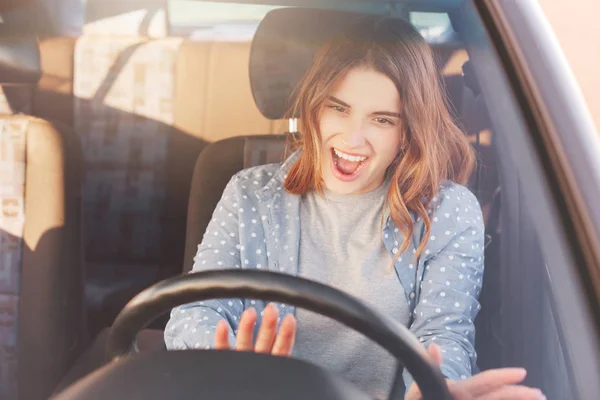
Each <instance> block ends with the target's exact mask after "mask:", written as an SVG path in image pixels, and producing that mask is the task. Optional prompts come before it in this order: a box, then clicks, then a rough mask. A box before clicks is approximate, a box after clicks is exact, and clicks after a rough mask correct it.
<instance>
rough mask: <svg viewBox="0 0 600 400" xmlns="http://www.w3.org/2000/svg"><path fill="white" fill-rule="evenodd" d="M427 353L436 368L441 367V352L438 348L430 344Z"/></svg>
mask: <svg viewBox="0 0 600 400" xmlns="http://www.w3.org/2000/svg"><path fill="white" fill-rule="evenodd" d="M427 351H428V352H429V355H430V356H431V357H432V358H433V359H434V361H435V363H436V364H437V365H438V366H440V365H442V350H441V349H440V346H438V345H437V344H433V343H432V344H430V345H429V347H428V348H427Z"/></svg>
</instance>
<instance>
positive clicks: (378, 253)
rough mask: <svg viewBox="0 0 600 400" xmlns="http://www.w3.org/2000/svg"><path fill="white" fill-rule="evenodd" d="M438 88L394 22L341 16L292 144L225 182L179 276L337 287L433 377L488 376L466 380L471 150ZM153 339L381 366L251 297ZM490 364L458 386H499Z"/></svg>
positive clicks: (306, 90)
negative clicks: (267, 275)
mask: <svg viewBox="0 0 600 400" xmlns="http://www.w3.org/2000/svg"><path fill="white" fill-rule="evenodd" d="M281 11H285V10H281ZM442 93H443V92H442V87H441V84H440V82H439V78H438V75H437V72H436V66H435V62H434V58H433V55H432V51H431V49H430V48H429V46H428V45H427V43H426V42H425V40H424V39H423V37H422V36H420V35H419V33H418V32H417V31H416V30H415V29H414V28H412V27H411V26H410V25H409V24H408V23H406V22H405V21H402V20H398V19H390V18H384V17H374V18H371V17H365V18H359V19H357V21H355V23H354V24H349V25H348V26H347V27H346V28H345V30H344V31H343V32H342V33H341V34H339V35H334V36H333V37H332V38H330V40H329V41H327V42H326V43H325V44H324V45H323V46H322V47H321V49H320V50H319V52H318V53H317V55H316V56H315V58H314V60H313V63H312V66H311V67H310V68H309V70H308V72H307V73H306V74H305V76H304V78H303V79H302V81H301V83H300V85H299V88H298V91H297V100H296V103H295V106H294V107H293V111H292V114H297V115H299V116H300V133H301V134H300V140H299V141H298V142H297V143H296V147H297V149H296V151H295V152H294V154H292V155H291V156H290V157H289V158H288V159H287V160H286V161H285V162H284V163H282V164H269V165H263V166H259V167H254V168H249V169H245V170H243V171H241V172H239V173H238V174H236V175H235V176H234V177H233V178H232V179H231V180H230V182H229V184H228V185H227V187H226V189H225V191H224V193H223V197H222V199H221V201H220V202H219V204H218V205H217V208H216V210H215V213H214V214H213V218H212V221H211V223H210V224H209V226H208V228H207V230H206V233H205V235H204V239H203V240H202V243H201V244H200V245H199V247H198V251H197V254H196V257H195V259H194V261H195V264H194V268H193V272H195V271H202V270H205V269H207V268H213V267H214V266H215V265H217V266H220V267H222V268H226V267H227V266H230V267H231V266H234V267H235V268H256V269H269V270H277V271H279V272H284V273H289V274H292V275H297V276H302V277H306V278H309V279H311V280H315V281H318V282H322V283H325V284H328V285H331V286H334V287H337V288H339V289H342V290H343V291H345V292H347V293H351V294H352V295H354V296H356V297H358V298H360V299H362V300H363V301H366V302H368V303H371V304H374V305H376V307H377V308H378V309H379V310H380V311H381V312H383V313H385V314H387V315H390V316H392V317H393V318H395V319H396V320H398V321H399V322H401V323H402V324H403V325H405V326H407V327H409V328H410V330H411V331H412V332H413V333H414V334H415V335H416V336H417V337H418V338H419V339H420V340H421V342H422V343H423V344H424V345H425V346H427V347H428V348H429V349H430V352H431V354H432V355H433V356H434V358H435V359H436V360H437V361H438V362H439V363H440V364H441V370H442V372H443V374H444V375H445V376H446V377H447V378H448V379H450V380H452V381H462V382H461V383H460V384H456V385H453V386H452V390H454V391H455V392H454V393H455V394H458V393H459V392H460V391H461V390H462V391H463V392H461V393H464V391H467V392H469V390H470V389H469V388H472V387H474V386H477V385H476V384H477V383H478V382H481V379H483V380H486V379H487V377H489V375H483V376H477V377H473V378H471V379H469V377H470V376H471V375H473V374H474V373H475V372H476V371H477V368H476V354H475V349H474V334H475V332H474V323H473V321H474V319H475V316H476V315H477V313H478V311H479V309H480V306H479V303H478V296H479V291H480V289H481V277H482V274H483V250H484V245H483V233H484V232H483V231H484V227H483V218H482V213H481V208H480V206H479V203H478V201H477V200H476V198H475V196H474V195H473V194H472V193H471V192H470V191H469V190H468V189H466V188H465V187H464V186H462V184H464V183H465V181H466V180H467V177H468V175H469V173H470V171H471V169H472V167H473V162H474V156H473V150H472V149H471V147H470V145H469V142H468V140H467V139H466V137H465V135H464V134H463V133H462V132H461V131H460V129H458V128H457V126H456V125H455V124H454V122H453V119H452V117H451V115H450V113H449V111H448V108H447V105H446V102H445V99H444V96H443V94H442ZM390 266H391V267H392V268H390ZM280 313H281V314H283V315H285V318H284V319H283V320H282V321H281V326H280V329H279V332H277V329H276V328H277V322H278V319H279V318H280V316H279V315H280ZM259 327H260V328H259ZM255 334H256V335H257V336H256V341H254V336H255ZM165 341H166V344H167V347H168V348H169V349H185V348H201V347H207V348H210V347H216V348H217V349H229V348H230V347H231V343H234V342H235V348H236V349H237V350H241V351H256V352H259V353H270V354H273V355H278V356H288V355H294V356H296V357H299V358H303V359H306V360H308V361H310V362H312V363H315V364H318V365H322V366H325V367H327V368H328V369H330V370H333V371H337V372H338V373H341V374H343V376H344V377H345V378H346V379H348V380H350V381H352V382H354V383H356V384H357V385H359V386H360V387H362V388H363V390H365V391H366V392H368V393H369V394H370V395H371V396H374V397H378V398H381V397H382V396H384V395H385V393H386V391H387V389H388V387H389V385H390V382H391V379H392V378H393V372H394V367H395V362H394V360H393V359H391V358H390V356H389V354H386V353H385V352H384V351H382V349H380V348H378V347H377V346H376V345H374V344H373V343H371V342H369V341H368V340H367V339H365V338H364V337H362V336H360V335H358V334H356V333H354V332H348V331H347V330H345V329H342V328H341V327H340V326H339V325H336V324H332V323H331V322H330V321H327V320H324V319H323V318H321V317H318V316H316V315H314V314H311V313H308V312H305V311H303V310H301V309H298V310H296V309H295V308H294V307H291V306H289V305H284V304H280V305H279V306H278V307H277V306H275V305H266V304H264V302H258V301H255V300H250V299H231V300H222V301H216V300H211V301H204V302H202V303H192V304H186V305H184V306H181V307H178V308H176V309H175V310H173V312H172V314H171V319H170V321H169V323H168V325H167V329H166V330H165ZM374 366H377V368H374ZM493 376H494V377H495V378H494V379H492V381H493V382H491V385H488V386H486V387H487V388H488V389H486V390H485V391H483V392H479V391H478V392H477V393H473V392H469V393H470V396H471V397H468V398H477V396H479V395H481V396H482V397H481V398H484V397H483V396H485V395H486V394H487V392H488V391H491V390H492V389H490V388H493V390H494V391H499V392H500V394H502V391H503V390H504V389H505V387H504V385H509V384H514V383H518V382H520V381H521V380H522V379H523V378H524V374H523V373H522V372H519V373H517V374H516V375H515V371H514V370H513V371H504V370H498V371H496V375H493ZM515 376H517V377H516V378H515ZM404 378H405V383H406V386H407V388H408V392H407V398H409V399H413V398H415V399H416V398H418V397H419V389H418V388H417V387H416V386H415V384H414V383H413V380H412V377H410V375H408V374H405V376H404ZM488 383H490V382H488ZM506 390H509V391H511V392H510V394H511V396H510V398H514V399H540V398H542V397H541V394H540V392H539V391H537V390H532V389H529V388H526V387H520V386H516V387H514V386H511V387H508V386H507V387H506ZM459 398H460V397H459ZM465 398H467V397H465Z"/></svg>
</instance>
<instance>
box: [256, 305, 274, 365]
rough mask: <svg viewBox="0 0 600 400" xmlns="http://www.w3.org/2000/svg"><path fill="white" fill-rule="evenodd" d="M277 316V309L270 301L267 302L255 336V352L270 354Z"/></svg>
mask: <svg viewBox="0 0 600 400" xmlns="http://www.w3.org/2000/svg"><path fill="white" fill-rule="evenodd" d="M278 318H279V311H278V310H277V307H275V306H274V305H273V304H272V303H269V305H267V307H265V312H264V314H263V317H262V322H261V324H260V330H259V331H258V336H257V338H256V344H255V345H254V351H255V352H257V353H267V354H270V353H271V350H272V349H273V343H275V337H276V335H277V319H278Z"/></svg>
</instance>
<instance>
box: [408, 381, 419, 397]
mask: <svg viewBox="0 0 600 400" xmlns="http://www.w3.org/2000/svg"><path fill="white" fill-rule="evenodd" d="M420 398H421V391H420V390H419V387H418V386H417V383H416V382H413V383H412V384H411V385H410V387H409V388H408V391H407V392H406V395H405V396H404V400H419V399H420Z"/></svg>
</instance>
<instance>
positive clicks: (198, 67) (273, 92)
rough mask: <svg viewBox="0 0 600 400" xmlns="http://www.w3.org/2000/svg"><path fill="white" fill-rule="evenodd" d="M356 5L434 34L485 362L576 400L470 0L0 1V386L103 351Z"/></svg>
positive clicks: (60, 385) (551, 290)
mask: <svg viewBox="0 0 600 400" xmlns="http://www.w3.org/2000/svg"><path fill="white" fill-rule="evenodd" d="M49 4H52V5H53V6H49ZM53 8H54V9H53ZM75 10H79V11H75ZM232 10H235V13H234V12H233V11H232ZM244 13H245V14H244ZM364 14H375V15H391V16H394V17H397V18H404V19H407V20H409V21H410V22H411V23H412V24H413V25H414V26H415V27H416V28H417V29H418V30H419V31H420V32H421V33H422V34H423V36H424V37H425V38H426V39H427V40H428V42H429V43H430V45H431V47H432V49H433V51H434V54H435V56H436V60H437V62H438V66H439V74H440V77H441V79H442V80H443V83H444V87H445V89H446V95H447V100H448V106H449V108H450V109H451V111H452V113H453V115H454V117H455V119H456V121H457V123H458V124H459V125H460V126H461V127H462V128H463V130H464V131H465V134H466V135H468V137H469V140H470V141H471V143H472V144H473V146H474V148H475V150H476V152H477V158H478V165H477V168H476V169H475V170H474V172H473V175H472V177H471V179H470V181H469V185H468V186H469V189H471V190H472V191H473V193H475V195H476V196H477V198H478V199H479V201H480V203H481V206H482V208H483V211H484V217H485V221H486V261H485V275H484V278H483V292H482V294H481V297H480V302H481V304H482V310H481V312H480V313H479V316H478V318H477V320H476V331H477V335H476V347H477V352H478V365H479V367H480V369H481V370H486V369H490V368H497V367H502V366H522V367H525V368H527V369H528V376H527V379H526V382H525V383H526V384H530V385H533V386H536V387H539V388H541V389H542V390H543V391H544V393H545V394H546V396H547V398H548V399H567V398H569V399H571V398H573V399H575V398H578V397H577V394H576V393H575V392H574V389H573V385H572V374H573V371H572V368H571V366H570V361H569V354H568V351H567V349H566V348H565V343H564V341H563V336H562V331H563V329H565V327H564V326H563V324H562V323H561V321H560V319H559V318H558V315H557V313H556V310H555V307H554V295H555V293H556V290H557V289H556V287H555V285H554V284H553V283H552V282H551V281H550V279H549V277H548V274H547V269H546V268H547V262H548V260H547V258H546V257H545V256H544V254H543V252H542V250H541V248H540V245H539V241H540V235H539V232H538V231H536V229H535V228H534V227H533V226H532V224H531V223H530V216H529V212H528V209H529V208H530V207H532V206H535V205H532V204H529V203H528V202H527V201H526V199H525V198H524V196H523V193H522V182H521V178H520V174H521V171H519V170H518V168H517V167H516V165H515V164H514V162H513V161H512V159H511V155H510V154H509V153H508V152H507V150H506V145H505V142H506V140H507V135H510V133H507V132H505V131H503V130H502V129H498V128H497V125H498V122H497V121H498V120H499V119H502V118H505V117H504V116H503V115H501V114H500V113H499V112H498V110H495V109H490V108H489V107H488V106H487V102H488V101H489V96H490V95H493V93H490V90H489V89H486V87H485V86H486V82H487V81H486V78H485V77H486V65H487V64H488V63H494V62H496V60H495V59H494V57H495V56H494V54H493V51H492V50H490V48H489V43H487V41H488V38H487V36H486V35H487V34H486V32H485V30H484V29H483V27H482V25H481V21H480V20H479V18H478V16H477V15H476V12H475V8H474V5H473V3H472V2H471V1H444V0H437V1H436V0H431V1H426V2H415V1H402V0H399V1H391V2H390V1H371V2H365V1H358V0H357V1H338V2H335V1H325V2H317V1H305V2H302V1H298V2H294V1H280V2H277V1H275V0H273V1H263V2H261V3H258V4H253V2H238V3H235V4H232V3H229V2H224V3H219V2H202V1H190V0H164V1H157V0H147V1H146V0H135V1H116V0H115V1H103V0H87V1H86V2H82V1H79V0H65V1H55V2H49V1H42V0H39V1H32V2H30V3H29V5H27V6H24V7H21V8H15V9H11V10H8V11H5V12H0V15H1V16H2V22H1V23H0V85H1V90H0V121H1V122H0V126H1V129H2V135H3V136H2V152H4V153H5V154H6V155H7V156H6V157H5V158H6V159H10V162H8V163H3V164H2V168H3V169H2V172H1V174H2V177H3V182H2V190H3V193H4V194H5V195H6V196H8V197H5V198H3V204H2V207H3V212H4V215H9V214H10V215H11V216H17V217H18V218H16V220H17V223H13V222H10V223H8V222H6V223H5V222H3V223H2V225H1V226H0V229H1V231H2V236H1V237H2V242H1V246H2V256H1V257H2V262H3V265H4V266H3V267H2V269H1V270H0V272H1V273H2V276H1V277H0V310H1V311H2V313H1V317H0V318H1V319H0V322H1V323H0V350H1V351H2V360H1V361H0V397H2V398H7V399H12V398H20V399H43V398H48V397H50V396H52V395H53V394H58V393H59V392H60V391H61V390H63V389H65V388H67V387H68V386H69V385H70V384H72V383H74V382H76V381H77V380H78V379H80V378H82V377H84V376H85V375H87V374H88V373H90V372H92V371H94V370H95V369H97V368H98V367H100V366H102V365H104V364H105V363H106V362H107V360H106V356H105V349H106V341H107V336H108V332H109V329H110V327H111V325H112V324H113V321H114V320H115V317H116V316H117V314H118V313H119V311H120V310H121V309H122V308H123V307H124V306H125V304H126V303H127V302H128V301H129V300H130V299H131V298H133V297H134V296H135V295H136V294H137V293H139V292H140V291H142V290H143V289H145V288H147V287H148V286H150V285H152V284H154V283H156V282H159V281H161V280H163V279H165V278H169V277H174V276H177V275H180V274H182V273H187V272H189V271H190V270H191V268H192V264H193V256H194V253H195V251H196V248H197V245H198V244H199V243H200V242H201V240H202V236H203V234H204V231H205V228H206V226H207V224H208V222H209V221H210V219H211V215H212V212H213V210H214V208H215V206H216V204H217V202H218V200H219V199H220V197H221V194H222V191H223V189H224V187H225V185H226V183H227V182H228V180H229V179H230V178H231V176H232V175H233V174H235V173H236V172H238V171H240V170H241V169H243V168H247V167H251V166H256V165H261V164H266V163H273V162H280V161H282V160H283V159H284V157H285V155H286V152H287V151H288V150H289V144H290V143H291V140H292V139H293V138H294V137H295V135H297V134H298V132H297V119H296V117H297V116H294V115H290V114H288V111H289V105H290V104H291V103H290V102H291V99H292V98H293V89H294V87H295V85H296V84H297V83H298V80H299V79H300V77H301V76H302V74H303V73H304V71H305V70H306V68H307V66H308V65H309V64H310V62H311V60H312V55H313V54H314V51H315V49H316V48H317V47H318V45H319V43H321V42H322V41H323V40H324V39H325V38H327V37H328V36H329V35H331V34H332V32H335V31H336V30H337V29H341V28H342V27H343V26H344V25H345V24H347V23H348V21H349V20H350V19H352V18H357V17H358V16H361V15H364ZM65 15H67V16H69V17H65ZM70 15H77V16H75V17H73V18H72V19H70V18H71V17H70ZM61 16H62V17H61ZM61 18H62V19H61ZM78 18H79V19H78ZM78 21H79V22H78ZM74 27H75V28H76V29H75V28H74ZM73 30H75V32H73ZM7 198H10V199H12V200H6V199H7ZM3 221H4V220H3ZM11 221H13V220H11ZM166 318H168V315H163V316H162V317H160V318H158V319H156V320H155V321H154V322H153V323H152V324H151V325H150V326H149V327H147V328H146V329H144V330H143V331H142V332H141V333H140V334H139V335H138V347H139V349H140V350H141V351H142V352H143V351H145V350H153V349H162V348H164V344H163V341H162V340H163V339H162V328H163V327H164V323H165V321H166ZM31 377H35V380H36V384H35V385H33V384H31V382H30V378H31ZM16 393H18V397H11V396H16Z"/></svg>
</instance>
